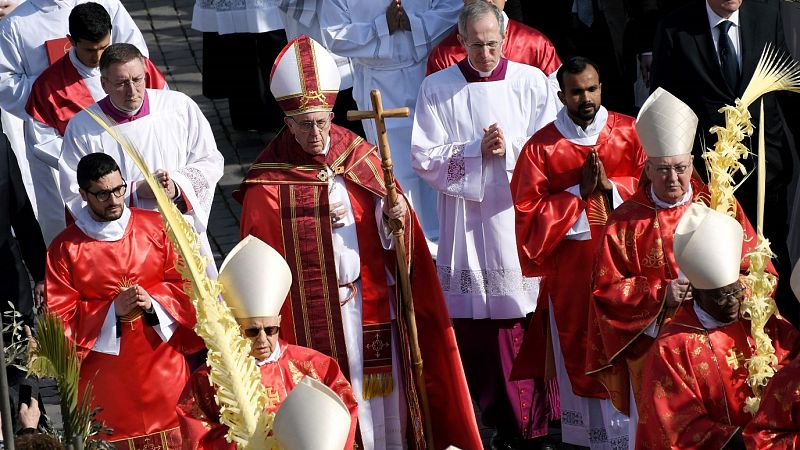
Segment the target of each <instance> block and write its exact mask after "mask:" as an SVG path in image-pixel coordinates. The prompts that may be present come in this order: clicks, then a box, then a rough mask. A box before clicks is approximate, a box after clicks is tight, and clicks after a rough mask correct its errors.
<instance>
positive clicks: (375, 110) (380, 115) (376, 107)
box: [347, 89, 411, 206]
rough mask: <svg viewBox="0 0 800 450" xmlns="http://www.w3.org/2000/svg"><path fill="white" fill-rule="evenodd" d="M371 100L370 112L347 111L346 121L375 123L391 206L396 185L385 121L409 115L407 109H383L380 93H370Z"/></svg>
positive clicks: (394, 199) (395, 201) (395, 193)
mask: <svg viewBox="0 0 800 450" xmlns="http://www.w3.org/2000/svg"><path fill="white" fill-rule="evenodd" d="M370 97H371V98H372V110H370V111H347V120H368V119H372V120H374V121H375V128H377V129H378V150H380V154H381V167H382V168H383V181H384V183H385V184H386V194H387V196H388V197H389V203H390V205H391V206H394V205H395V204H397V185H395V183H394V170H393V165H392V152H391V150H390V149H389V138H388V137H387V136H386V123H385V119H388V118H394V117H408V116H409V114H411V112H410V110H409V109H408V108H407V107H405V106H404V107H402V108H392V109H383V102H381V91H379V90H377V89H373V90H372V91H371V92H370Z"/></svg>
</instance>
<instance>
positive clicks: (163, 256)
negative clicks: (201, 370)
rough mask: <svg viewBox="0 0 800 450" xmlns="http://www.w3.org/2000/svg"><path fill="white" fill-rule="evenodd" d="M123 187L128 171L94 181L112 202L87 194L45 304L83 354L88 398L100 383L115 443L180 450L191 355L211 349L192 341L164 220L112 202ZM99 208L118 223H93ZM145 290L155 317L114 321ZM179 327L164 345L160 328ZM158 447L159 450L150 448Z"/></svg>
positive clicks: (51, 274)
mask: <svg viewBox="0 0 800 450" xmlns="http://www.w3.org/2000/svg"><path fill="white" fill-rule="evenodd" d="M90 157H91V159H98V158H107V159H108V160H110V163H111V164H113V165H114V166H116V163H114V161H113V159H112V158H111V157H110V156H108V155H105V154H101V153H97V154H92V155H88V156H87V157H85V158H84V160H85V159H87V158H90ZM81 170H82V169H81V167H79V176H80V174H81ZM108 180H112V181H111V182H110V183H105V182H106V181H108ZM122 183H123V182H122V178H121V177H120V176H119V168H117V169H116V171H112V172H111V173H108V174H107V175H104V176H102V177H101V178H100V179H99V181H93V182H92V183H91V185H90V188H89V189H88V191H89V192H102V191H106V193H108V194H109V198H108V200H106V201H105V202H99V201H98V200H97V199H95V198H94V196H91V194H88V196H91V199H90V200H87V202H88V206H87V207H86V208H84V210H82V212H81V214H80V215H79V217H78V218H77V221H76V223H75V224H73V225H70V226H69V227H67V228H66V229H65V230H64V231H62V232H61V233H60V234H59V235H58V236H57V237H56V238H55V239H54V240H53V242H52V243H51V244H50V247H49V249H48V253H47V273H46V284H45V286H46V304H47V308H48V309H49V310H50V311H51V312H53V313H54V314H56V315H57V316H59V317H60V318H61V319H62V320H63V322H64V326H65V329H66V334H67V337H68V338H69V339H70V340H72V341H73V342H75V345H76V346H77V350H78V354H79V356H80V357H81V358H82V364H81V372H80V380H79V383H80V384H79V385H80V391H81V392H83V391H84V389H85V388H86V386H87V384H89V383H91V385H92V406H93V407H99V408H102V411H101V412H100V413H99V414H98V416H97V420H99V421H102V422H104V423H105V425H106V426H108V427H110V428H112V429H113V431H114V433H113V435H112V436H111V438H110V439H109V440H111V441H113V442H117V445H118V446H124V447H125V448H131V449H140V448H159V449H162V448H163V449H167V448H169V449H173V448H179V446H180V443H181V435H180V433H179V431H178V417H177V414H176V413H175V405H176V404H177V401H178V397H179V396H180V393H181V390H182V389H183V386H184V384H185V383H186V381H187V380H188V378H189V369H188V366H187V363H186V360H185V358H184V355H185V354H189V353H193V352H196V351H198V350H200V349H201V348H202V347H203V345H202V341H201V340H200V339H199V338H198V337H197V335H195V334H194V331H192V327H193V326H194V324H195V321H196V318H195V310H194V307H193V306H192V304H191V302H190V301H189V299H188V297H187V296H186V294H185V293H184V292H183V280H181V277H180V275H179V274H178V272H177V271H176V270H175V262H176V260H177V259H178V256H177V254H176V253H175V252H174V250H173V248H172V245H171V244H170V241H169V239H168V238H167V235H166V233H165V231H164V227H163V225H162V222H161V218H160V216H159V214H158V213H156V212H151V211H144V210H139V209H135V208H131V209H126V208H125V205H124V198H122V197H123V195H122V193H120V196H119V198H118V197H116V194H111V192H110V191H112V190H114V189H116V188H117V187H119V186H121V185H122ZM122 192H124V191H122ZM87 198H88V197H87ZM98 202H99V205H100V209H98V211H100V212H101V214H103V213H107V212H108V211H111V212H113V213H114V215H115V216H116V215H117V213H118V214H119V216H118V218H117V219H113V220H112V219H110V218H106V220H104V221H98V220H96V219H94V218H93V217H95V216H96V214H94V213H93V212H89V211H90V210H91V211H94V210H95V208H97V205H98ZM111 202H113V203H114V204H113V206H110V205H109V203H111ZM117 208H119V209H117ZM87 233H88V234H87ZM142 289H143V290H144V293H145V294H147V295H149V297H150V308H151V310H150V311H145V310H143V309H142V308H139V307H135V308H133V309H132V310H131V312H130V313H126V314H125V315H123V316H115V311H118V310H119V309H115V308H119V306H117V305H118V303H116V302H115V298H117V299H118V298H120V297H121V296H122V293H123V292H125V291H129V290H138V291H139V292H142V291H141V290H142ZM115 317H116V325H114V319H115ZM170 320H171V321H173V323H172V325H171V328H172V333H171V336H170V337H169V338H168V339H167V340H166V342H165V340H164V337H163V336H162V335H163V334H164V333H165V331H164V330H163V329H161V328H159V324H160V325H165V326H166V322H168V321H170ZM115 332H116V339H114V337H115V336H114V334H115ZM104 336H105V337H104ZM109 337H110V341H111V343H110V344H109V342H108V341H109V339H108V338H109ZM115 342H116V344H115ZM101 347H102V348H101ZM100 350H102V351H100ZM81 395H82V394H81ZM153 442H158V443H159V444H158V445H159V446H158V447H152V446H150V447H147V446H148V445H152V444H153ZM162 444H163V445H162Z"/></svg>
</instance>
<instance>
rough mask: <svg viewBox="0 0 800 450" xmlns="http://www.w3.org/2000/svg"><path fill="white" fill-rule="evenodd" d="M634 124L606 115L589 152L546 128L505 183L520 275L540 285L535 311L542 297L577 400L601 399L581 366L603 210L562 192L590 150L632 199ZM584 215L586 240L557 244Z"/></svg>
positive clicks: (640, 160) (599, 200)
mask: <svg viewBox="0 0 800 450" xmlns="http://www.w3.org/2000/svg"><path fill="white" fill-rule="evenodd" d="M633 124H634V119H633V118H632V117H628V116H625V115H622V114H618V113H614V112H610V111H609V113H608V121H607V123H606V126H605V127H604V128H603V130H602V131H601V132H600V136H599V137H598V139H597V143H596V145H591V146H589V145H577V144H573V143H572V142H570V141H568V140H566V139H564V137H563V136H562V135H561V133H560V132H559V131H558V129H557V128H556V126H555V123H551V124H549V125H547V126H546V127H544V128H542V129H541V130H539V131H538V132H537V133H536V134H534V135H533V137H531V139H530V140H529V141H528V143H527V144H525V147H524V148H523V150H522V153H521V155H520V157H519V160H517V166H516V169H515V170H514V176H513V177H512V179H511V195H512V197H513V198H514V209H515V211H516V233H517V247H518V250H519V258H520V264H521V266H522V273H523V275H525V276H542V277H544V278H543V279H542V286H541V288H540V299H541V300H540V305H544V304H546V302H547V298H548V295H549V298H550V300H551V301H552V302H553V315H554V317H555V321H556V325H557V327H558V335H559V338H560V339H561V351H562V352H563V354H564V363H565V365H566V367H567V372H568V373H569V379H570V382H571V383H572V390H573V391H574V392H575V394H577V395H580V396H583V397H597V398H606V397H607V396H608V395H607V394H606V392H605V389H603V386H602V385H600V383H598V382H597V381H596V380H594V379H592V378H591V377H589V376H587V375H586V366H585V364H584V362H585V360H586V331H587V327H586V322H587V318H588V316H589V300H590V298H591V276H592V265H591V264H590V263H589V261H591V260H592V255H594V251H595V247H596V245H597V242H598V239H600V238H601V237H602V235H603V234H602V233H603V227H604V226H605V224H606V220H607V219H608V213H609V212H610V204H609V200H608V198H607V197H606V196H605V195H603V194H601V193H599V191H596V192H595V193H594V194H592V195H591V196H590V197H589V198H588V199H587V201H584V200H582V199H580V198H579V197H577V196H575V195H573V194H571V193H569V192H566V189H567V188H569V187H571V186H574V185H578V184H580V182H581V168H582V167H583V163H584V161H585V160H586V157H587V156H588V154H589V150H591V149H593V148H594V149H596V150H597V154H598V156H599V157H600V160H601V161H602V162H603V167H605V171H606V175H607V176H608V179H609V180H611V181H612V182H613V183H614V184H615V185H616V187H617V190H618V191H619V194H620V195H621V196H622V198H623V200H624V199H626V198H627V197H629V196H630V195H632V194H633V192H634V191H635V190H636V185H637V183H638V180H639V176H640V174H641V173H642V167H643V165H644V161H645V158H646V157H645V154H644V151H643V150H642V145H641V143H640V142H639V137H638V136H637V134H636V130H634V128H633ZM584 211H586V214H587V217H588V219H589V225H590V229H591V239H590V240H584V241H579V240H570V239H564V236H566V234H567V231H569V229H570V228H572V226H573V224H575V222H576V221H577V220H578V217H579V216H580V214H581V213H582V212H584ZM544 309H545V308H541V310H544ZM534 334H535V333H530V336H534ZM543 336H544V334H540V335H539V337H540V338H541V337H543ZM526 338H528V336H526ZM546 345H547V344H546V342H545V341H544V340H542V342H539V343H537V344H536V345H530V344H527V345H526V347H528V348H530V347H534V348H536V349H539V350H540V349H542V348H544V347H545V346H546ZM521 354H522V353H520V355H521ZM523 357H524V356H523ZM517 359H518V360H519V359H520V357H518V358H517Z"/></svg>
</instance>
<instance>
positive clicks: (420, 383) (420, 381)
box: [347, 89, 435, 450]
mask: <svg viewBox="0 0 800 450" xmlns="http://www.w3.org/2000/svg"><path fill="white" fill-rule="evenodd" d="M370 97H371V98H372V110H371V111H348V112H347V119H348V120H365V119H367V120H368V119H372V120H374V121H375V128H377V130H378V149H379V150H380V154H381V168H382V169H383V181H384V184H385V185H386V197H388V201H389V205H390V206H394V205H396V204H397V185H396V184H395V182H394V171H393V168H392V167H393V165H392V152H391V150H390V149H389V138H388V137H387V136H386V124H385V123H384V120H385V119H387V118H392V117H408V116H409V114H411V112H410V111H409V109H408V108H406V107H403V108H393V109H383V103H382V102H381V92H380V91H379V90H377V89H373V90H372V91H371V92H370ZM409 216H410V217H414V216H413V215H409ZM412 220H413V219H412ZM389 226H390V227H391V229H392V234H393V235H394V245H395V247H394V248H395V256H397V275H398V278H399V281H400V304H401V305H402V308H401V309H402V311H403V314H402V317H403V318H404V319H405V321H406V325H407V327H408V340H409V346H410V347H411V364H412V366H413V368H414V384H415V385H416V386H417V394H418V395H419V403H420V406H421V408H422V419H423V421H424V423H425V430H424V431H423V434H424V436H425V443H426V445H427V450H433V449H434V448H435V447H434V442H433V426H432V425H431V416H430V406H429V404H428V391H427V388H426V387H425V376H424V372H423V369H422V352H421V351H420V348H419V338H418V335H417V320H416V316H415V314H414V299H413V298H412V295H411V279H410V276H409V273H410V272H409V270H408V263H407V260H406V250H407V249H406V248H405V244H404V242H405V238H404V231H403V228H404V227H403V223H402V222H401V221H400V220H390V221H389Z"/></svg>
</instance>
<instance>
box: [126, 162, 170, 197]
mask: <svg viewBox="0 0 800 450" xmlns="http://www.w3.org/2000/svg"><path fill="white" fill-rule="evenodd" d="M153 176H154V177H155V178H156V180H157V181H158V182H159V183H160V184H161V187H163V188H164V191H166V192H167V197H169V198H171V199H173V198H175V196H177V195H178V185H177V184H175V180H173V179H172V178H170V176H169V172H167V171H166V170H163V169H158V170H156V171H155V172H153ZM136 195H138V196H139V198H155V197H156V196H155V194H153V190H152V189H150V186H149V185H148V184H147V182H146V181H144V180H142V181H139V183H138V184H137V186H136Z"/></svg>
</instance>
